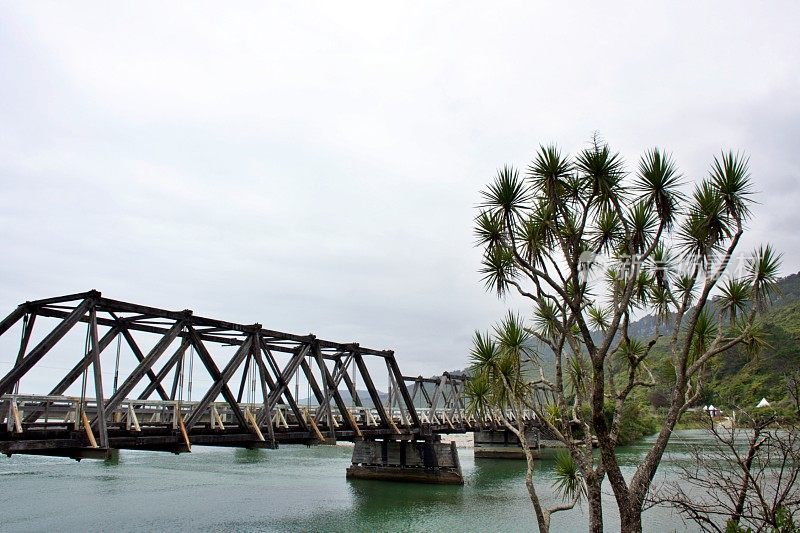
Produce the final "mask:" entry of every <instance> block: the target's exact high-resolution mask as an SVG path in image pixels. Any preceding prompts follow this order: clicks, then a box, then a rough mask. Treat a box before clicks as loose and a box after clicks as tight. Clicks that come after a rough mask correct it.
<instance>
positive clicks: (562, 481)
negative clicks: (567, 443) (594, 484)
mask: <svg viewBox="0 0 800 533" xmlns="http://www.w3.org/2000/svg"><path fill="white" fill-rule="evenodd" d="M553 473H554V474H555V478H556V479H555V481H554V482H553V488H554V489H555V492H556V495H557V496H558V497H560V498H561V499H562V500H563V501H571V500H577V499H580V498H582V497H585V496H586V484H585V483H584V481H583V475H582V474H581V471H580V469H579V468H578V463H576V462H575V459H573V458H572V456H571V455H570V454H569V453H567V452H565V451H559V452H556V454H555V455H554V456H553Z"/></svg>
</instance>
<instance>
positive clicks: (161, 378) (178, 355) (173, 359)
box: [139, 337, 191, 400]
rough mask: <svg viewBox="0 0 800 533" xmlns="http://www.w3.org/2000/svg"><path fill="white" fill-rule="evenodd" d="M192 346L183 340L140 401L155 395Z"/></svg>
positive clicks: (142, 394) (187, 340)
mask: <svg viewBox="0 0 800 533" xmlns="http://www.w3.org/2000/svg"><path fill="white" fill-rule="evenodd" d="M190 344H191V343H190V342H189V339H188V338H186V337H184V338H183V339H182V340H181V345H180V346H179V347H178V349H177V350H175V353H173V354H172V355H171V356H170V358H169V359H168V360H167V362H166V363H165V364H164V366H163V367H161V370H159V371H158V374H156V375H155V379H152V380H151V381H150V384H149V385H147V387H145V389H144V390H143V391H142V393H141V394H139V399H140V400H146V399H148V398H149V397H150V395H151V394H153V391H155V390H156V389H157V388H158V387H159V386H161V383H162V382H163V381H164V378H165V377H167V374H169V372H170V370H172V367H173V366H175V364H176V363H177V362H178V361H180V360H182V358H183V354H185V353H186V350H188V349H189V345H190Z"/></svg>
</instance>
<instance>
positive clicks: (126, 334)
mask: <svg viewBox="0 0 800 533" xmlns="http://www.w3.org/2000/svg"><path fill="white" fill-rule="evenodd" d="M120 329H121V332H122V336H123V337H125V342H126V343H127V344H128V346H129V347H130V349H131V352H133V355H134V357H136V360H137V361H139V363H141V362H142V361H144V354H143V353H142V350H141V349H140V348H139V345H138V344H136V340H135V339H134V338H133V335H131V332H130V331H129V330H128V328H127V327H125V326H120ZM145 375H146V376H147V378H148V379H149V380H150V383H154V384H155V385H156V391H158V395H159V396H160V397H161V399H162V400H168V399H169V396H167V391H165V390H164V388H163V387H162V386H161V383H160V382H159V381H158V380H157V379H156V374H155V372H153V369H152V368H150V369H148V370H147V372H145Z"/></svg>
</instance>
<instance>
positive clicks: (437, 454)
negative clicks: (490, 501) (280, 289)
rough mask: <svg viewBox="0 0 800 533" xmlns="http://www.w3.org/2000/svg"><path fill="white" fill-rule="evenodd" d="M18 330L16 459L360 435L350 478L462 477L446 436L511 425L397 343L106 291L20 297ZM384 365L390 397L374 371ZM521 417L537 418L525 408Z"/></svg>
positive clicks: (11, 431) (5, 403) (6, 435)
mask: <svg viewBox="0 0 800 533" xmlns="http://www.w3.org/2000/svg"><path fill="white" fill-rule="evenodd" d="M78 323H83V324H85V325H86V327H85V335H82V333H84V332H83V331H82V328H76V326H77V325H78ZM15 332H18V335H19V336H18V338H19V343H18V345H17V343H16V342H14V351H15V352H16V353H13V354H11V358H13V360H14V361H15V363H14V365H13V367H12V368H11V370H10V371H9V372H8V373H7V374H6V375H5V376H3V377H2V379H0V423H1V424H2V425H0V453H5V454H7V455H9V456H10V455H12V454H19V453H24V454H39V455H56V456H64V457H71V458H74V459H78V460H80V459H82V458H107V457H109V456H110V454H111V451H112V450H115V449H145V450H158V451H168V452H173V453H182V452H189V451H191V447H192V445H204V446H234V447H242V448H275V447H277V446H278V444H279V443H306V444H311V443H334V442H336V441H338V440H346V441H355V442H356V447H355V449H354V452H353V465H352V466H351V467H350V468H349V469H348V476H352V477H369V478H381V479H397V480H412V481H428V482H434V483H463V477H462V476H461V469H460V466H459V464H458V456H457V454H456V453H455V448H454V447H453V446H449V445H446V444H443V443H440V442H439V441H440V440H441V439H440V435H442V434H446V433H467V432H475V431H480V430H483V431H484V433H485V432H486V431H489V432H495V433H497V434H501V433H503V431H504V430H502V429H501V428H500V426H499V424H498V421H497V419H486V420H476V419H475V418H474V417H470V416H467V415H466V413H465V401H464V384H465V380H466V379H467V378H466V377H465V376H463V375H455V374H448V373H444V374H442V375H441V376H437V377H434V378H422V377H409V376H404V375H403V374H402V373H401V371H400V368H399V367H398V365H397V361H396V360H395V355H394V352H393V351H391V350H375V349H371V348H365V347H362V346H360V345H359V344H358V343H337V342H332V341H327V340H323V339H318V338H317V337H316V336H314V335H294V334H290V333H283V332H280V331H273V330H269V329H265V328H263V327H262V326H261V324H252V325H244V324H236V323H232V322H225V321H221V320H215V319H210V318H205V317H200V316H196V315H194V313H193V312H192V311H189V310H183V311H168V310H164V309H158V308H154V307H148V306H143V305H138V304H134V303H129V302H122V301H118V300H111V299H108V298H105V297H103V296H102V295H101V294H100V293H99V292H97V291H89V292H86V293H80V294H72V295H68V296H62V297H56V298H48V299H44V300H37V301H33V302H25V303H23V304H21V305H20V306H18V307H17V308H16V309H15V310H14V311H13V312H12V313H11V314H10V315H8V317H6V318H5V319H4V320H3V321H2V322H0V337H3V336H5V338H2V339H0V340H4V341H8V338H9V337H11V336H14V337H13V338H14V339H16V338H17V337H16V336H15ZM70 332H72V335H71V338H72V342H70V335H69V334H70ZM76 332H77V334H78V335H79V336H80V337H82V343H83V345H82V346H80V344H79V343H76V342H75V340H76V339H75V334H76ZM34 339H35V342H34ZM8 344H9V343H8V342H5V343H4V344H2V346H6V345H8ZM58 346H61V347H62V350H61V355H60V356H59V360H62V361H63V360H64V358H65V355H64V354H65V353H67V354H69V353H72V354H74V356H73V357H72V361H74V366H73V367H72V368H71V369H69V370H67V371H65V373H64V374H63V375H60V374H59V375H58V376H57V377H58V378H59V381H58V383H57V384H55V385H54V386H53V387H52V389H51V390H50V392H49V393H48V394H24V393H20V382H21V381H22V380H23V378H26V383H27V379H28V378H32V377H36V378H42V377H44V376H43V374H45V375H47V377H52V367H46V366H45V365H43V364H41V363H40V362H41V361H42V360H43V359H44V358H45V356H46V355H47V354H48V353H50V352H53V351H58V348H57V347H58ZM109 348H110V349H109ZM76 351H77V353H76ZM112 365H113V368H114V373H113V376H114V377H113V382H112V383H108V381H109V379H108V377H109V375H111V374H110V373H108V369H109V368H110V367H111V366H112ZM376 367H377V370H376ZM104 368H105V369H106V372H104V371H103V369H104ZM383 372H385V375H386V383H387V385H388V394H387V395H385V396H382V395H381V393H380V392H379V391H378V389H377V388H376V386H375V383H374V378H373V376H377V375H378V373H383ZM301 380H302V382H303V384H304V385H305V387H306V390H307V391H308V398H306V399H305V405H303V400H302V399H301V398H299V395H300V382H301ZM37 381H41V379H37ZM293 383H294V393H293V391H292V384H293ZM359 383H360V384H361V386H362V387H364V389H365V391H364V389H361V390H359V389H358V388H357V385H358V384H359ZM193 387H194V391H192V388H193ZM409 389H410V390H409ZM75 390H79V391H80V393H79V394H77V395H75V394H73V395H71V396H68V395H66V393H67V392H68V391H75ZM108 391H110V394H109V393H108ZM193 392H194V394H195V397H199V398H200V399H199V400H192V394H193ZM364 392H366V393H365V394H364ZM312 394H313V400H314V401H313V405H312V400H311V395H312ZM362 395H364V397H363V398H362ZM508 416H509V417H511V418H513V416H514V415H513V414H512V413H509V414H508ZM520 416H523V417H525V419H526V420H527V421H528V423H529V426H530V427H531V429H532V430H535V429H536V427H538V424H537V421H536V420H535V417H534V416H533V415H532V414H531V413H521V414H520ZM497 434H494V435H490V436H491V438H489V439H487V440H488V441H489V442H492V441H494V442H504V443H505V445H506V446H507V445H508V442H509V439H508V436H507V435H506V436H504V437H503V438H500V439H498V437H497ZM512 440H513V439H512ZM511 445H512V446H514V445H516V443H515V442H512V443H511Z"/></svg>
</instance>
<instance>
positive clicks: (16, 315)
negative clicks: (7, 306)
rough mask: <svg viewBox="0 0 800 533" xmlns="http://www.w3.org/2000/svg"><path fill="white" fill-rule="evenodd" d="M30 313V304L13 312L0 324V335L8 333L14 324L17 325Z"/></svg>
mask: <svg viewBox="0 0 800 533" xmlns="http://www.w3.org/2000/svg"><path fill="white" fill-rule="evenodd" d="M27 312H28V304H21V305H20V306H18V307H17V308H16V309H14V310H13V311H11V313H9V315H8V316H7V317H5V318H4V319H3V321H2V322H0V335H2V334H3V333H5V332H6V331H8V330H9V329H10V328H11V327H12V326H13V325H14V324H16V323H17V322H18V321H19V320H20V319H21V318H22V317H23V316H25V313H27Z"/></svg>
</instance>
